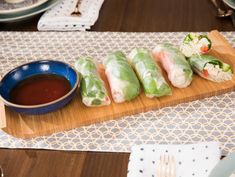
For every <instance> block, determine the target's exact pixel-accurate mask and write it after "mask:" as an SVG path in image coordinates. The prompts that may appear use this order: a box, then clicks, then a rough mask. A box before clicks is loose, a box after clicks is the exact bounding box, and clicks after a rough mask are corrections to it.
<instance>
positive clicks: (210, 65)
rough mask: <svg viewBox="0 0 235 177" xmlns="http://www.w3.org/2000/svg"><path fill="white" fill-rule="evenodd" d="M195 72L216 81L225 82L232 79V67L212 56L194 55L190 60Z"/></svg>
mask: <svg viewBox="0 0 235 177" xmlns="http://www.w3.org/2000/svg"><path fill="white" fill-rule="evenodd" d="M189 62H190V65H191V66H192V68H193V70H194V71H195V72H196V73H197V74H198V75H200V76H201V77H203V78H205V79H208V80H211V81H214V82H223V81H227V80H231V79H232V75H233V71H232V67H231V66H230V65H229V64H227V63H224V62H222V61H221V60H219V59H218V58H215V57H213V56H210V55H193V56H192V57H190V58H189Z"/></svg>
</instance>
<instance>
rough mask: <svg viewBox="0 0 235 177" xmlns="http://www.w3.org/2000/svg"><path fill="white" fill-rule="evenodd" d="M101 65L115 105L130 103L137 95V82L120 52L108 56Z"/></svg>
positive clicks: (138, 91)
mask: <svg viewBox="0 0 235 177" xmlns="http://www.w3.org/2000/svg"><path fill="white" fill-rule="evenodd" d="M103 64H104V66H105V74H106V76H107V78H108V81H109V85H110V88H111V93H112V97H113V100H114V101H115V102H116V103H122V102H124V101H130V100H132V99H134V98H135V97H137V96H138V95H139V93H140V83H139V80H138V78H137V76H136V74H135V72H134V70H133V69H132V68H131V66H130V64H129V63H128V61H127V58H126V56H125V55H124V54H123V53H122V52H120V51H116V52H113V53H111V54H109V55H108V56H107V58H106V59H105V60H104V62H103Z"/></svg>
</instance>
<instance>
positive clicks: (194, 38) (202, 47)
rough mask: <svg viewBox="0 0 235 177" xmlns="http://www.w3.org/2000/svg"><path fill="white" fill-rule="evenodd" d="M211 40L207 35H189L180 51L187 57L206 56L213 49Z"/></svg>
mask: <svg viewBox="0 0 235 177" xmlns="http://www.w3.org/2000/svg"><path fill="white" fill-rule="evenodd" d="M211 45H212V43H211V40H210V39H209V38H208V37H207V36H206V35H197V34H195V33H189V34H188V35H187V36H186V37H185V38H184V40H183V43H182V44H181V46H180V51H181V52H182V53H183V54H184V55H185V56H186V57H191V56H192V55H194V54H205V53H207V52H208V51H209V50H210V49H211Z"/></svg>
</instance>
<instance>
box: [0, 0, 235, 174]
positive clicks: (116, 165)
mask: <svg viewBox="0 0 235 177" xmlns="http://www.w3.org/2000/svg"><path fill="white" fill-rule="evenodd" d="M215 14H216V10H215V9H214V7H213V6H212V4H211V3H210V1H209V0H195V1H189V0H177V1H174V0H145V1H144V0H105V3H104V4H103V7H102V9H101V11H100V16H99V19H98V21H97V22H96V24H95V25H94V26H93V27H92V29H91V30H92V31H137V32H143V31H144V32H162V31H210V30H212V29H218V30H220V31H234V29H235V28H234V27H233V25H232V21H231V19H230V18H224V19H219V18H216V17H215ZM39 18H40V15H39V16H36V17H34V18H33V19H30V20H28V21H25V22H21V23H11V24H0V30H1V31H35V30H37V28H36V25H37V21H38V20H39ZM128 158H129V153H102V152H62V151H47V150H8V149H1V150H0V164H1V165H2V166H3V168H4V172H5V176H6V177H15V176H17V177H60V176H61V177H68V176H71V177H75V176H76V177H125V176H126V174H127V164H128Z"/></svg>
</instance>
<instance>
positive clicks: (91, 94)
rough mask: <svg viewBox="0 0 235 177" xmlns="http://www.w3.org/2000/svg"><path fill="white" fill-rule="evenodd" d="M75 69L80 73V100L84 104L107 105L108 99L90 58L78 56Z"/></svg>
mask: <svg viewBox="0 0 235 177" xmlns="http://www.w3.org/2000/svg"><path fill="white" fill-rule="evenodd" d="M75 68H76V70H77V71H78V72H79V73H80V74H81V76H82V80H81V95H82V102H83V103H84V104H85V105H86V106H103V105H109V104H110V99H109V96H108V94H107V91H106V89H105V86H104V82H103V80H102V79H101V78H100V76H99V74H98V72H97V68H96V65H95V63H94V62H93V60H92V58H89V57H86V58H80V59H78V60H77V61H76V62H75Z"/></svg>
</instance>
